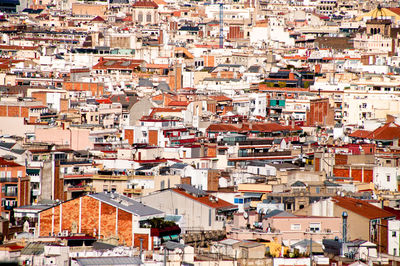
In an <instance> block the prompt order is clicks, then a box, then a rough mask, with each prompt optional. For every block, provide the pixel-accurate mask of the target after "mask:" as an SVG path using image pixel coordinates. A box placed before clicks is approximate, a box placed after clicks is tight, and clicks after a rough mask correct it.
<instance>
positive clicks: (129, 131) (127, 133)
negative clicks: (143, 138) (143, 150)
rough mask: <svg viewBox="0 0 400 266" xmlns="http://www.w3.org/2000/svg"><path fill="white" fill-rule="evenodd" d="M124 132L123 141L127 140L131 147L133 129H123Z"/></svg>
mask: <svg viewBox="0 0 400 266" xmlns="http://www.w3.org/2000/svg"><path fill="white" fill-rule="evenodd" d="M124 132H125V134H124V136H125V139H126V140H128V143H129V144H130V145H132V144H133V139H134V131H133V129H125V130H124Z"/></svg>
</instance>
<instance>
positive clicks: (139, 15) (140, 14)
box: [138, 12, 143, 22]
mask: <svg viewBox="0 0 400 266" xmlns="http://www.w3.org/2000/svg"><path fill="white" fill-rule="evenodd" d="M138 21H139V22H143V13H142V12H139V14H138Z"/></svg>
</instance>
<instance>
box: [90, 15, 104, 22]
mask: <svg viewBox="0 0 400 266" xmlns="http://www.w3.org/2000/svg"><path fill="white" fill-rule="evenodd" d="M92 21H94V22H104V21H105V19H104V18H102V17H100V16H97V17H95V18H94V19H92Z"/></svg>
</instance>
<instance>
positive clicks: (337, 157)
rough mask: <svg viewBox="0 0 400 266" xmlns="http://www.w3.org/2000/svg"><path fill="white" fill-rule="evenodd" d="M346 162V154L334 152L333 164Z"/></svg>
mask: <svg viewBox="0 0 400 266" xmlns="http://www.w3.org/2000/svg"><path fill="white" fill-rule="evenodd" d="M343 164H347V155H345V154H335V165H343Z"/></svg>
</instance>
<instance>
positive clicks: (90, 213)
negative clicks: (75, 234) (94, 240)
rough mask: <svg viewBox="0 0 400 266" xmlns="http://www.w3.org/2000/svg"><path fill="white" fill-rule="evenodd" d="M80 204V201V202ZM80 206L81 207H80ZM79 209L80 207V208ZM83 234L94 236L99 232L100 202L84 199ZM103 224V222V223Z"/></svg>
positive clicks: (89, 198)
mask: <svg viewBox="0 0 400 266" xmlns="http://www.w3.org/2000/svg"><path fill="white" fill-rule="evenodd" d="M78 204H79V201H78ZM78 206H79V205H78ZM78 208H79V207H78ZM81 209H82V216H81V219H82V221H81V224H82V227H81V232H82V233H86V234H93V235H94V232H96V234H98V232H99V202H98V201H97V200H96V199H94V198H91V197H88V196H86V197H82V207H81ZM101 222H103V221H101Z"/></svg>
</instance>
